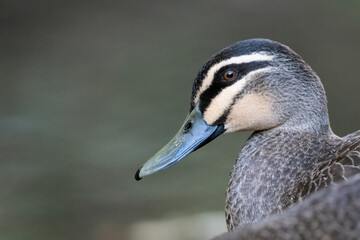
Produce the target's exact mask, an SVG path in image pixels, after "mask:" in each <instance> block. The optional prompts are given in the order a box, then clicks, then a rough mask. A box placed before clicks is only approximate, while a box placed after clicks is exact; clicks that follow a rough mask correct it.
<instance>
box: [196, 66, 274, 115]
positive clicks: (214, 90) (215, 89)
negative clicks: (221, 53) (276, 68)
mask: <svg viewBox="0 0 360 240" xmlns="http://www.w3.org/2000/svg"><path fill="white" fill-rule="evenodd" d="M270 64H271V62H270V61H255V62H248V63H241V64H230V65H226V66H224V67H222V68H221V69H219V71H218V72H217V73H215V75H214V80H213V81H212V83H211V85H210V86H209V87H208V88H207V89H206V90H205V91H204V92H203V93H202V94H201V95H200V97H199V99H200V111H201V112H204V111H205V109H206V108H207V107H208V106H209V104H210V101H211V99H213V98H214V97H215V96H216V95H217V94H219V93H220V92H221V90H222V89H224V88H225V87H228V86H230V85H233V84H235V83H236V82H237V81H241V79H242V78H243V77H244V76H246V75H247V74H248V73H250V72H252V71H255V70H257V69H260V68H265V67H267V66H269V65H270ZM229 69H231V70H235V71H236V72H237V76H236V79H234V80H233V81H230V82H227V81H224V80H223V79H222V78H223V76H222V75H223V74H224V73H225V72H226V71H227V70H229Z"/></svg>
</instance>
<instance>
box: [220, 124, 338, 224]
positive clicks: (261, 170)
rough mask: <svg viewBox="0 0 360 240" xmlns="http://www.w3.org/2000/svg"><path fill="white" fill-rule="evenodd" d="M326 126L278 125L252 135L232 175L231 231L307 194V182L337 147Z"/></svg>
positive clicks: (228, 208) (229, 200) (228, 201)
mask: <svg viewBox="0 0 360 240" xmlns="http://www.w3.org/2000/svg"><path fill="white" fill-rule="evenodd" d="M322 129H323V130H322V131H311V130H309V131H303V130H304V129H301V131H298V130H296V129H295V130H294V131H289V129H283V128H274V129H271V130H266V131H260V132H255V133H253V134H252V135H251V136H250V138H249V139H248V141H247V142H246V144H245V146H244V147H243V149H242V151H241V153H240V155H239V158H238V159H237V161H236V163H235V165H234V166H233V169H232V172H231V174H230V180H229V185H228V189H227V194H226V195H227V196H226V215H227V216H226V218H227V225H228V229H229V230H232V229H234V228H236V227H238V226H240V225H242V224H245V223H251V222H257V221H259V220H261V219H263V218H265V217H267V216H268V215H270V214H274V213H277V212H280V211H281V210H283V209H285V208H287V207H288V206H289V205H291V204H293V203H294V202H297V201H299V200H300V199H301V198H302V197H303V195H304V194H302V192H303V188H304V182H303V181H305V180H309V176H311V173H312V171H313V170H314V169H315V168H316V166H317V164H318V163H319V161H321V159H324V156H323V155H324V154H328V152H329V151H328V149H331V148H332V147H333V143H332V142H331V141H329V136H332V132H331V129H330V127H328V126H327V127H326V126H324V127H323V128H322ZM324 148H325V149H324ZM325 157H326V156H325Z"/></svg>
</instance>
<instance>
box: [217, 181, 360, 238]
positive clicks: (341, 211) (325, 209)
mask: <svg viewBox="0 0 360 240" xmlns="http://www.w3.org/2000/svg"><path fill="white" fill-rule="evenodd" d="M359 199H360V175H357V176H352V177H350V178H349V179H348V181H343V182H340V183H339V184H332V185H331V186H329V187H328V188H326V189H323V190H321V191H318V192H316V193H314V194H312V195H311V196H309V198H307V199H305V200H304V201H302V202H300V203H297V204H295V205H294V206H293V207H291V208H289V209H287V210H285V211H284V212H283V213H280V214H277V215H272V216H269V218H267V219H265V220H263V221H260V222H257V223H253V224H245V225H243V226H241V227H239V228H238V229H236V230H235V231H233V232H230V233H225V234H223V235H221V236H218V237H216V238H215V239H214V240H247V239H251V240H273V239H276V240H307V239H312V240H324V239H326V240H344V239H346V240H357V239H359V236H360V222H359V217H360V204H359Z"/></svg>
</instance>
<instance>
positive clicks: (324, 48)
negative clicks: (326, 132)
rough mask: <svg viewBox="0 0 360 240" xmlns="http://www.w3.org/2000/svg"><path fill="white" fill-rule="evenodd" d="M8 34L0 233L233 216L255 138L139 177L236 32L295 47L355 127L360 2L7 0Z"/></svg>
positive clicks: (341, 129) (134, 227)
mask: <svg viewBox="0 0 360 240" xmlns="http://www.w3.org/2000/svg"><path fill="white" fill-rule="evenodd" d="M0 34H1V35H0V50H1V51H0V53H1V55H0V131H1V134H0V239H5V240H15V239H16V240H17V239H27V240H32V239H34V240H35V239H37V240H38V239H55V240H57V239H77V240H79V239H80V240H81V239H86V240H100V239H101V240H110V239H139V238H142V236H143V235H141V231H144V232H145V233H146V234H148V235H147V239H160V235H161V234H164V233H163V231H164V232H165V231H170V230H169V229H173V228H174V231H178V232H179V230H176V229H175V228H176V227H177V226H180V225H181V224H182V223H180V222H181V221H182V220H181V219H185V220H184V221H185V222H187V223H188V224H187V225H186V226H185V228H180V229H182V230H181V231H182V232H183V239H185V238H191V236H187V237H185V235H186V234H185V232H187V231H189V232H191V231H200V232H208V231H210V230H209V229H212V227H210V228H209V226H211V224H210V225H209V224H205V225H206V226H205V225H201V224H189V223H191V222H192V221H193V220H189V219H193V217H192V216H198V215H197V214H200V218H201V219H205V220H206V219H211V218H212V217H213V216H221V217H220V220H219V221H221V223H222V222H225V219H223V209H224V200H225V189H226V186H227V180H228V173H229V172H230V169H231V166H232V164H233V162H234V161H235V159H236V156H237V154H238V152H239V151H240V149H241V146H242V145H243V144H244V141H245V140H246V138H247V137H248V135H249V133H240V134H232V135H227V136H223V137H221V138H219V139H217V140H215V141H214V142H212V143H211V144H209V145H207V146H205V147H204V148H203V149H201V150H199V151H197V152H196V153H193V154H192V155H190V156H189V157H187V158H186V159H185V160H183V161H182V162H181V163H179V164H178V165H176V166H175V167H173V168H170V169H168V170H167V171H163V172H160V173H158V174H155V175H153V176H149V177H147V178H145V179H143V180H142V181H141V182H136V181H135V180H134V173H135V171H136V170H137V168H138V167H140V166H141V164H142V163H144V161H146V160H147V159H148V158H149V157H150V156H151V155H152V154H154V153H155V152H156V151H157V150H159V149H160V147H162V146H163V145H164V144H165V143H166V142H167V141H168V140H170V138H171V137H172V136H173V134H174V133H175V132H176V131H177V130H178V128H179V126H180V125H181V123H182V122H183V119H184V118H185V116H186V114H187V111H188V108H189V97H190V91H191V85H192V81H193V79H194V77H195V75H196V73H197V71H198V69H199V68H200V67H201V66H202V64H203V63H204V62H205V61H206V60H207V59H208V58H209V57H210V56H211V55H212V54H214V53H215V52H217V51H218V50H220V49H222V48H223V47H225V46H227V45H228V44H230V43H233V42H235V41H238V40H242V39H247V38H254V37H264V38H271V39H273V40H277V41H279V42H282V43H284V44H287V45H289V46H290V47H291V48H293V49H294V50H295V51H296V52H298V53H299V54H300V55H302V56H303V58H304V59H305V60H306V61H307V62H308V63H309V64H310V65H311V66H312V67H313V69H314V70H315V71H316V72H317V73H318V75H319V76H320V77H321V78H322V81H323V84H324V86H325V88H326V91H327V95H328V100H329V112H330V120H331V122H332V127H333V130H334V132H335V133H337V134H338V135H341V136H342V135H345V134H347V133H350V132H353V131H355V130H357V129H359V128H360V108H359V106H358V105H359V90H360V65H359V63H360V1H359V0H352V1H351V0H345V1H340V0H338V1H335V0H331V1H329V0H317V1H314V0H304V1H295V0H282V1H280V0H273V1H266V0H263V1H258V0H240V1H235V0H222V1H220V0H218V1H214V0H210V1H205V0H204V1H197V0H195V1H146V0H141V1H140V0H138V1H100V0H99V1H85V0H84V1H64V0H52V1H48V0H32V1H31V0H16V1H14V0H1V1H0ZM208 212H210V213H208ZM213 212H215V214H212V213H213ZM218 212H220V215H219V214H217V213H218ZM207 216H208V217H207ZM179 219H180V220H179ZM194 221H195V220H194ZM196 221H197V220H196ZM209 221H210V220H209ZM214 221H215V220H214ZM164 222H165V223H167V224H170V222H174V224H173V225H172V226H171V227H169V225H162V224H163V223H164ZM215 222H216V221H215ZM213 225H214V224H213ZM215 225H217V226H218V224H215ZM144 226H145V228H147V229H150V230H141V229H143V228H144ZM162 226H164V227H162ZM151 229H153V230H151ZM183 229H186V230H183ZM181 231H180V232H181ZM216 231H217V233H218V232H222V231H225V224H223V225H221V226H219V229H218V230H216ZM170 234H172V233H170ZM178 234H179V233H178ZM180 235H181V234H180ZM154 236H158V237H154ZM205 236H206V237H208V236H207V235H201V236H200V235H197V238H198V239H200V238H206V237H205ZM180 238H181V237H180ZM172 239H175V237H174V238H172Z"/></svg>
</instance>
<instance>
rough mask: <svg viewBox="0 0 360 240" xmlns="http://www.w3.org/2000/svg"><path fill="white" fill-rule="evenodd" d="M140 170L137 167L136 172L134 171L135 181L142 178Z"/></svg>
mask: <svg viewBox="0 0 360 240" xmlns="http://www.w3.org/2000/svg"><path fill="white" fill-rule="evenodd" d="M140 170H141V168H139V169H138V170H137V171H136V173H135V180H136V181H140V180H141V179H142V178H141V177H140Z"/></svg>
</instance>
